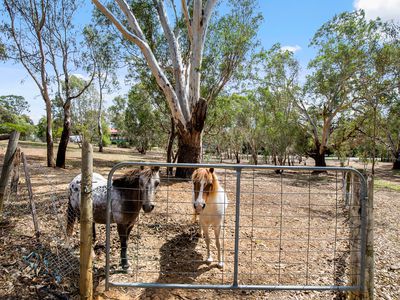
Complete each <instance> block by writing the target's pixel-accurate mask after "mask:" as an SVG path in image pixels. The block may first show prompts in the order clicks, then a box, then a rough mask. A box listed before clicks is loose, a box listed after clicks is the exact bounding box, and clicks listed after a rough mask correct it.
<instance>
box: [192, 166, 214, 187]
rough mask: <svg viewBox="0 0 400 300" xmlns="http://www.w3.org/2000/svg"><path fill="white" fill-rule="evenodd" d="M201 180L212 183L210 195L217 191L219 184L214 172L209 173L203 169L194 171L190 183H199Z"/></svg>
mask: <svg viewBox="0 0 400 300" xmlns="http://www.w3.org/2000/svg"><path fill="white" fill-rule="evenodd" d="M202 180H205V181H206V182H212V190H211V191H210V193H215V192H217V191H218V188H219V182H218V177H217V175H215V172H210V171H208V170H207V169H205V168H199V169H196V170H195V171H194V172H193V174H192V181H193V182H201V181H202Z"/></svg>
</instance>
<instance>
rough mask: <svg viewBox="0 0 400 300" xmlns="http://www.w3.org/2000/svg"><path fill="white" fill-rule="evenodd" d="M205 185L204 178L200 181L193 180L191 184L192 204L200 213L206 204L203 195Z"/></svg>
mask: <svg viewBox="0 0 400 300" xmlns="http://www.w3.org/2000/svg"><path fill="white" fill-rule="evenodd" d="M205 186H206V182H205V180H204V179H203V180H201V181H200V182H195V183H194V185H193V205H194V209H195V210H196V212H197V213H200V212H201V211H202V210H203V208H204V206H205V204H206V203H205V201H204V197H203V196H204V187H205Z"/></svg>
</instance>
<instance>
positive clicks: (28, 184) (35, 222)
mask: <svg viewBox="0 0 400 300" xmlns="http://www.w3.org/2000/svg"><path fill="white" fill-rule="evenodd" d="M22 164H23V166H24V173H25V182H26V188H27V189H28V196H29V205H30V206H31V213H32V220H33V227H34V228H35V236H36V240H37V242H38V243H39V242H40V229H39V222H38V219H37V214H36V205H35V201H34V200H33V192H32V183H31V176H30V175H29V169H28V163H27V161H26V157H25V153H24V152H22Z"/></svg>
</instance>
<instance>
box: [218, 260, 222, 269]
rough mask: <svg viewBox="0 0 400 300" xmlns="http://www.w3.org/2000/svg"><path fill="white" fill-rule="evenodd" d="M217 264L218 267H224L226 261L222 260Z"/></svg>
mask: <svg viewBox="0 0 400 300" xmlns="http://www.w3.org/2000/svg"><path fill="white" fill-rule="evenodd" d="M217 266H218V269H223V268H224V263H223V262H222V261H220V262H219V263H218V265H217Z"/></svg>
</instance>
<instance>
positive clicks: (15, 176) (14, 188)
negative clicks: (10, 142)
mask: <svg viewBox="0 0 400 300" xmlns="http://www.w3.org/2000/svg"><path fill="white" fill-rule="evenodd" d="M20 164H21V149H20V148H19V147H18V148H17V150H16V151H15V156H14V160H13V170H12V176H11V186H10V194H14V195H15V196H16V195H17V194H18V183H19V165H20Z"/></svg>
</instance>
